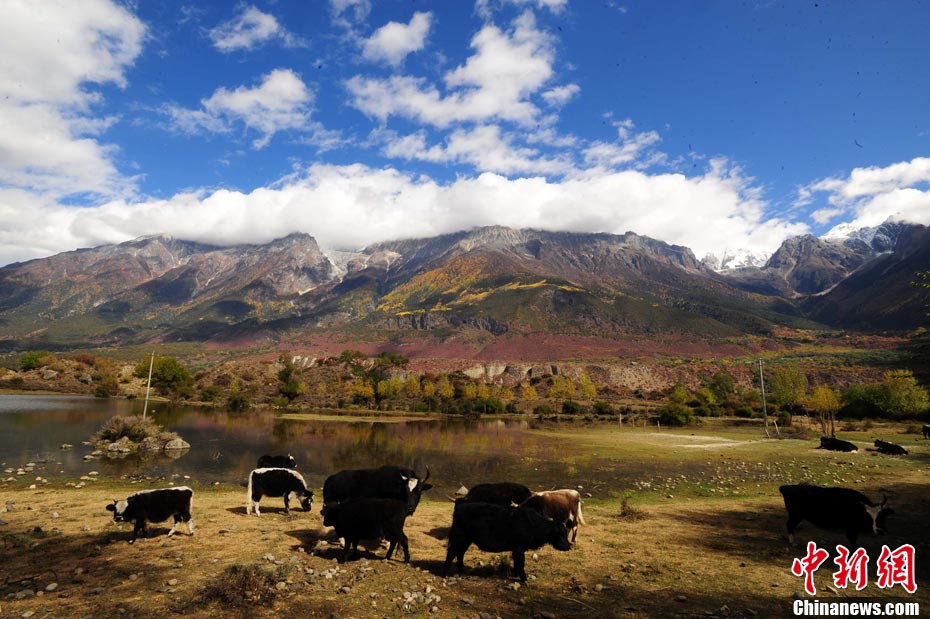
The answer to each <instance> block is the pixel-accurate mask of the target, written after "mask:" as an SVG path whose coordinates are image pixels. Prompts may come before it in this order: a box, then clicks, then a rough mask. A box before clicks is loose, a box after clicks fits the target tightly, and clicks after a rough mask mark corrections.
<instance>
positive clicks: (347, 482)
mask: <svg viewBox="0 0 930 619" xmlns="http://www.w3.org/2000/svg"><path fill="white" fill-rule="evenodd" d="M427 479H429V467H428V466H427V467H426V477H424V478H423V479H419V478H418V477H417V474H416V472H415V471H414V470H413V469H411V468H407V467H404V466H394V465H385V466H381V467H378V468H374V469H352V470H347V471H340V472H338V473H335V474H333V475H330V476H329V477H327V478H326V481H325V482H324V483H323V513H324V514H325V513H326V510H328V509H329V507H330V506H331V505H335V504H337V503H342V502H343V501H348V500H350V499H363V498H371V499H396V500H398V501H403V502H404V503H405V504H406V505H407V515H410V516H412V515H413V512H414V511H416V509H417V505H419V504H420V497H421V496H422V494H423V493H424V492H426V491H427V490H429V489H430V488H432V487H433V484H428V483H426V480H427Z"/></svg>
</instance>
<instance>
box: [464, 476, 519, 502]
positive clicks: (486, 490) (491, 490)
mask: <svg viewBox="0 0 930 619" xmlns="http://www.w3.org/2000/svg"><path fill="white" fill-rule="evenodd" d="M532 494H533V492H532V491H531V490H530V489H529V488H527V487H526V486H524V485H523V484H515V483H513V482H509V481H500V482H495V483H488V484H477V485H475V486H474V487H472V488H471V490H469V491H468V494H466V495H465V496H463V497H460V498H458V499H456V500H455V502H456V503H491V504H492V505H502V506H504V507H510V506H511V505H519V504H520V503H522V502H523V501H525V500H527V499H528V498H530V496H532Z"/></svg>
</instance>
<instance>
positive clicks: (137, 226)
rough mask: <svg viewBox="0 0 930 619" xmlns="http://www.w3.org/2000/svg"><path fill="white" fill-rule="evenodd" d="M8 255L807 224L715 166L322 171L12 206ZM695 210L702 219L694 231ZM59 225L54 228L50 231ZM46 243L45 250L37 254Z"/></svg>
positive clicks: (720, 235) (716, 232) (770, 236)
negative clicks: (474, 232)
mask: <svg viewBox="0 0 930 619" xmlns="http://www.w3.org/2000/svg"><path fill="white" fill-rule="evenodd" d="M0 204H6V205H7V206H6V208H7V211H6V212H3V211H0V212H3V215H4V219H5V220H8V221H11V222H13V223H12V225H10V226H8V227H4V228H2V229H0V246H3V247H7V250H6V252H5V254H3V255H2V256H3V257H5V258H6V259H19V258H25V257H33V256H36V255H39V254H38V250H41V251H45V252H51V251H63V250H67V249H72V248H74V247H77V246H87V245H93V244H99V243H101V242H118V241H125V240H128V239H131V238H135V237H138V236H141V235H144V234H151V233H152V232H153V231H158V232H165V233H169V234H173V235H175V236H177V237H179V238H185V239H192V240H198V241H203V242H209V243H217V244H235V243H262V242H267V241H269V240H271V239H274V238H277V237H281V236H284V235H286V234H288V233H290V232H294V231H305V232H308V233H310V234H312V235H313V236H315V237H316V238H317V240H318V241H319V242H320V243H321V244H322V245H323V246H326V247H330V248H359V247H362V246H365V245H368V244H371V243H375V242H378V241H383V240H388V239H397V238H410V237H418V236H431V235H435V234H440V233H446V232H453V231H456V230H461V229H467V228H471V227H473V226H483V225H492V224H499V225H505V226H511V227H515V228H525V227H533V228H541V229H547V230H569V231H601V232H614V233H623V232H626V231H628V230H632V231H635V232H637V233H640V234H646V235H649V236H652V237H654V238H657V239H661V240H664V241H667V242H670V243H676V244H680V245H685V246H688V247H691V248H692V249H693V250H694V251H695V253H696V254H697V255H699V256H702V255H704V254H705V253H708V252H710V251H713V250H719V249H720V248H723V247H744V248H747V249H753V250H757V251H760V252H770V251H773V250H774V249H775V248H777V247H778V245H779V243H780V242H781V241H782V240H783V239H784V238H786V237H787V236H789V235H794V234H799V233H803V232H806V231H807V228H806V227H805V226H804V225H801V224H792V223H789V222H785V221H782V220H779V219H765V218H764V216H763V209H764V207H765V204H764V203H763V202H761V201H760V200H759V198H758V191H757V190H756V189H755V188H754V187H753V186H752V185H751V184H750V181H749V180H748V179H746V178H744V177H742V176H741V175H740V174H739V172H738V170H735V169H733V168H729V167H727V166H726V164H725V162H722V161H715V162H713V164H712V165H711V167H710V168H709V169H708V170H707V171H706V172H705V173H704V174H703V175H701V176H695V177H685V176H684V175H681V174H659V175H648V174H645V173H643V172H640V171H636V170H626V171H622V172H607V171H592V172H590V173H589V174H586V175H579V176H577V177H573V178H570V179H566V180H563V181H561V182H551V181H548V180H546V179H545V178H542V177H532V178H518V179H508V178H506V177H503V176H500V175H496V174H491V173H485V174H481V175H479V176H477V177H467V178H465V177H463V178H459V179H457V180H455V181H454V182H451V183H448V184H442V183H438V182H436V181H434V180H432V179H430V178H427V177H423V176H414V175H408V174H405V173H402V172H399V171H397V170H395V169H391V168H387V169H373V168H369V167H365V166H362V165H351V166H328V165H316V166H313V167H311V168H309V169H308V170H307V171H306V173H304V174H301V175H298V176H294V177H288V178H287V179H283V180H282V181H281V182H279V183H277V184H275V185H274V186H273V187H271V188H269V187H263V188H258V189H255V190H254V191H252V192H250V193H241V192H236V191H228V190H219V191H214V192H212V193H207V192H201V193H196V194H178V195H175V196H173V197H172V198H170V199H168V200H150V201H146V202H139V203H128V202H125V201H113V202H110V203H108V204H105V205H102V206H98V207H95V208H84V209H72V208H67V207H64V206H55V205H49V206H46V207H44V208H43V209H36V208H35V205H34V204H28V205H24V206H19V205H18V203H17V202H16V200H13V199H10V200H4V199H2V197H0ZM694 213H701V223H700V225H696V224H695V221H694ZM49 222H54V225H49ZM37 248H38V250H37Z"/></svg>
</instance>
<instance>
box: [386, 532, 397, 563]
mask: <svg viewBox="0 0 930 619" xmlns="http://www.w3.org/2000/svg"><path fill="white" fill-rule="evenodd" d="M389 541H390V542H391V545H390V546H388V551H387V554H386V555H384V558H385V560H387V559H390V558H391V555H393V554H394V549H395V548H397V538H396V537H393V536H392V537H391V538H390V540H389Z"/></svg>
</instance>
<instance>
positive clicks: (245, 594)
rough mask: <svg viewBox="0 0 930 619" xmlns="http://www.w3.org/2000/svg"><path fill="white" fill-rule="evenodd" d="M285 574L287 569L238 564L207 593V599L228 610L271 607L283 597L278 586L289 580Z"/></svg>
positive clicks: (225, 572)
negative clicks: (247, 607)
mask: <svg viewBox="0 0 930 619" xmlns="http://www.w3.org/2000/svg"><path fill="white" fill-rule="evenodd" d="M285 572H286V568H285V567H284V566H281V567H279V568H278V569H276V570H272V569H269V568H267V567H265V566H263V565H259V564H257V563H251V564H248V565H243V564H240V563H236V564H234V565H231V566H229V567H228V568H226V570H225V571H223V573H221V574H220V575H219V576H217V577H216V579H214V581H213V582H212V583H211V584H210V585H209V586H207V588H206V589H204V591H203V599H204V601H206V602H219V603H220V604H223V605H225V606H254V605H255V604H263V605H265V606H271V605H272V604H274V602H275V599H277V597H278V596H279V595H280V594H281V593H282V592H281V591H278V589H277V588H276V587H275V585H276V584H277V583H278V582H279V581H280V580H283V579H284V578H286V577H287V574H286V573H285Z"/></svg>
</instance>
